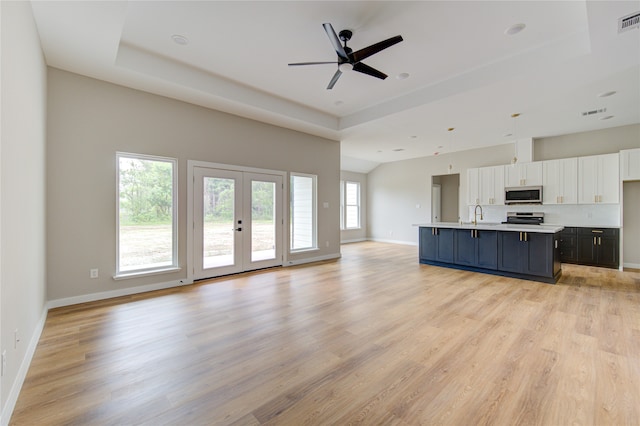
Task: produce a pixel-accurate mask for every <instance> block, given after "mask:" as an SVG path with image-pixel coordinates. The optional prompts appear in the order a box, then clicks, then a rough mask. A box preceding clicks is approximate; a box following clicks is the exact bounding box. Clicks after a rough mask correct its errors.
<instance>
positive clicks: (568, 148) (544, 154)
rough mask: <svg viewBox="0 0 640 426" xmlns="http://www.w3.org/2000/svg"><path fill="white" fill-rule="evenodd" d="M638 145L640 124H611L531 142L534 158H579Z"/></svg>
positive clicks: (639, 144)
mask: <svg viewBox="0 0 640 426" xmlns="http://www.w3.org/2000/svg"><path fill="white" fill-rule="evenodd" d="M639 147H640V124H632V125H630V126H620V127H611V128H609V129H603V130H594V131H591V132H581V133H571V134H569V135H562V136H553V137H548V138H537V139H534V141H533V160H534V161H544V160H555V159H557V158H569V157H582V156H587V155H600V154H610V153H613V152H619V151H620V150H621V149H631V148H639Z"/></svg>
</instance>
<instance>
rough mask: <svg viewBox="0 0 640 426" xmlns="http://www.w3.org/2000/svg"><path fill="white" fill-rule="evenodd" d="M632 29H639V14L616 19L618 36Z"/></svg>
mask: <svg viewBox="0 0 640 426" xmlns="http://www.w3.org/2000/svg"><path fill="white" fill-rule="evenodd" d="M634 28H640V12H636V13H632V14H631V15H627V16H623V17H622V18H620V19H618V34H620V33H622V32H625V31H629V30H632V29H634Z"/></svg>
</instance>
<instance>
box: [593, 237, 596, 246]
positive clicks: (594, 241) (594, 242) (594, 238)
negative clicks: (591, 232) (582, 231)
mask: <svg viewBox="0 0 640 426" xmlns="http://www.w3.org/2000/svg"><path fill="white" fill-rule="evenodd" d="M593 245H594V246H595V245H596V237H593Z"/></svg>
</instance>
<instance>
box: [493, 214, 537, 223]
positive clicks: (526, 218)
mask: <svg viewBox="0 0 640 426" xmlns="http://www.w3.org/2000/svg"><path fill="white" fill-rule="evenodd" d="M502 223H517V224H520V225H540V224H543V223H544V213H542V212H535V213H532V212H507V221H506V222H502Z"/></svg>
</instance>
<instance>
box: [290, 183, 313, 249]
mask: <svg viewBox="0 0 640 426" xmlns="http://www.w3.org/2000/svg"><path fill="white" fill-rule="evenodd" d="M296 177H303V178H310V179H312V184H311V186H312V190H311V192H312V194H311V203H312V205H311V214H312V218H311V223H312V225H311V226H312V231H311V239H312V242H311V245H310V246H308V247H300V248H294V247H293V242H294V231H293V229H294V225H295V224H294V217H295V213H294V202H295V199H294V195H293V191H294V188H295V187H294V183H293V180H294V178H296ZM289 233H290V235H289V253H300V252H304V251H310V250H318V176H317V175H314V174H308V173H297V172H290V173H289Z"/></svg>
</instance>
